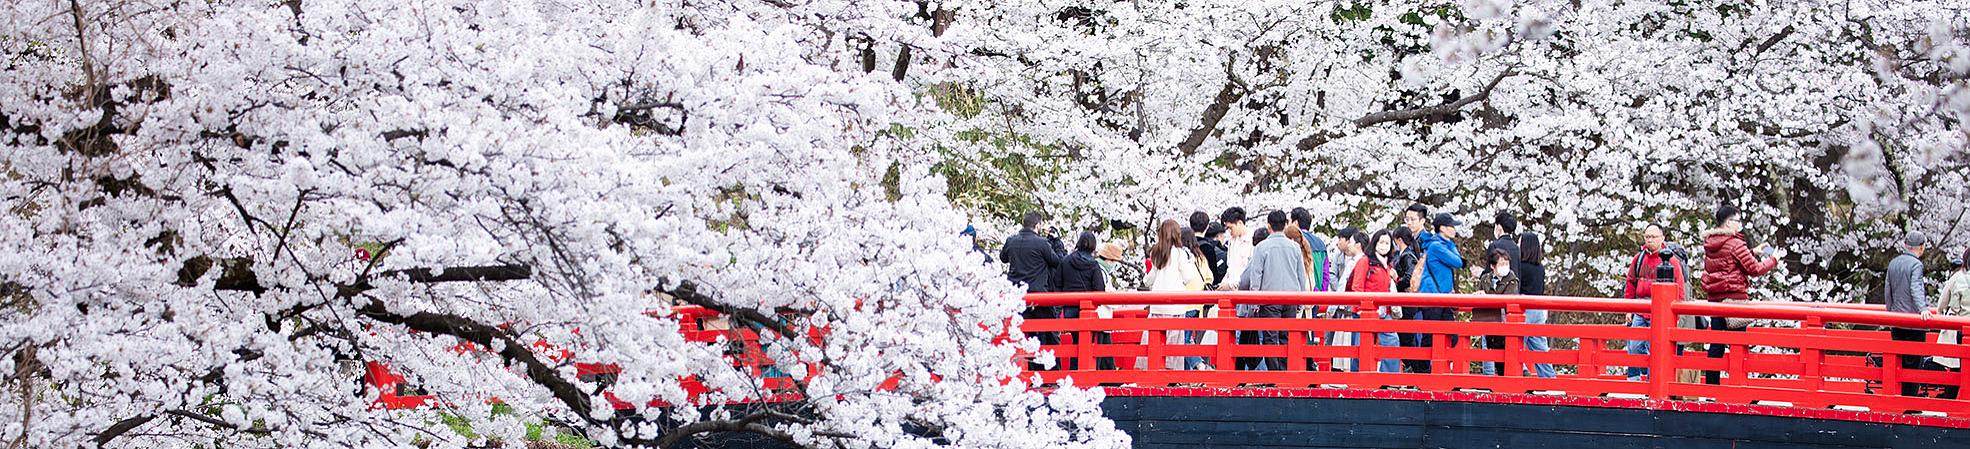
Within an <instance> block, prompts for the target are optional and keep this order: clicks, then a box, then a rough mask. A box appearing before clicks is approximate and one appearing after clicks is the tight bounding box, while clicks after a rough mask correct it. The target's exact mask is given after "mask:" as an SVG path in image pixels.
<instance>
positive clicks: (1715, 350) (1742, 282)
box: [1703, 205, 1778, 385]
mask: <svg viewBox="0 0 1970 449" xmlns="http://www.w3.org/2000/svg"><path fill="white" fill-rule="evenodd" d="M1741 215H1742V214H1740V213H1739V211H1738V210H1737V208H1736V207H1731V206H1728V205H1724V206H1718V207H1717V228H1716V229H1711V230H1708V231H1704V232H1703V293H1704V295H1705V296H1706V297H1708V298H1709V299H1710V302H1718V301H1744V300H1749V299H1751V295H1750V293H1748V292H1749V291H1750V290H1751V278H1753V277H1757V276H1764V275H1765V274H1767V273H1771V272H1772V269H1774V268H1778V256H1774V255H1773V254H1772V252H1773V249H1772V246H1771V245H1769V244H1765V245H1758V250H1757V252H1756V254H1753V252H1752V250H1751V249H1750V248H1749V245H1746V244H1745V243H1744V217H1742V216H1741ZM1761 257H1762V258H1761ZM1739 324H1749V323H1746V322H1743V321H1739V322H1736V323H1733V322H1732V321H1731V320H1728V319H1725V318H1724V317H1712V318H1710V329H1711V330H1720V331H1722V330H1727V331H1737V332H1743V331H1744V328H1745V326H1743V325H1739ZM1709 346H1710V347H1709V349H1708V350H1707V351H1705V352H1706V353H1708V354H1709V356H1710V358H1713V359H1716V358H1723V357H1724V351H1725V348H1726V347H1727V346H1728V345H1723V344H1715V343H1713V344H1710V345H1709ZM1736 375H1738V376H1743V375H1744V373H1737V374H1736ZM1720 377H1721V376H1720V375H1719V373H1718V372H1716V371H1704V372H1703V383H1706V384H1710V385H1717V383H1718V379H1719V378H1720Z"/></svg>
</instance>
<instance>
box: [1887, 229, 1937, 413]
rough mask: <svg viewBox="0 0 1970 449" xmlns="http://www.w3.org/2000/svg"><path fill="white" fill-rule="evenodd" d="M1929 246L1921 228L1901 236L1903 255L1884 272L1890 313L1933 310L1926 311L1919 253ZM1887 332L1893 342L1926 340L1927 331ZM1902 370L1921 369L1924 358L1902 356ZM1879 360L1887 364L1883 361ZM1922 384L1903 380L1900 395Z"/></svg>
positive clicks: (1909, 393)
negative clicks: (1892, 338)
mask: <svg viewBox="0 0 1970 449" xmlns="http://www.w3.org/2000/svg"><path fill="white" fill-rule="evenodd" d="M1928 246H1929V237H1928V236H1927V235H1924V234H1922V231H1910V232H1909V233H1908V236H1906V237H1903V238H1902V254H1901V255H1898V256H1895V259H1894V260H1890V261H1888V272H1887V273H1885V277H1886V278H1887V279H1885V280H1884V283H1885V284H1886V285H1883V286H1882V289H1881V296H1882V297H1883V298H1882V299H1884V300H1885V302H1887V303H1888V311H1889V312H1897V313H1907V314H1918V315H1922V317H1923V318H1925V319H1926V318H1929V317H1930V316H1931V315H1933V314H1934V313H1933V312H1931V311H1930V310H1929V293H1928V288H1927V287H1926V286H1924V285H1923V278H1922V253H1923V251H1924V250H1926V249H1927V248H1928ZM1888 334H1889V335H1891V336H1893V337H1894V339H1895V341H1915V342H1921V341H1928V339H1929V338H1928V337H1929V330H1928V329H1923V328H1913V329H1911V328H1900V327H1897V328H1891V329H1889V330H1888ZM1901 359H1902V369H1905V370H1911V369H1922V361H1923V357H1922V356H1919V355H1906V354H1904V355H1902V356H1901ZM1882 363H1887V362H1886V361H1885V360H1884V361H1883V362H1882ZM1919 390H1921V385H1920V384H1916V383H1914V382H1902V396H1916V395H1918V394H1917V392H1918V391H1919Z"/></svg>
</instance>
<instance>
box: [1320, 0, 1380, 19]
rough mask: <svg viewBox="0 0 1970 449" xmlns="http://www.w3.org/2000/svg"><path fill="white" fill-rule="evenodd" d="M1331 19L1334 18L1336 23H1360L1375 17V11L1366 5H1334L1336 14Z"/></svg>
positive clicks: (1331, 15)
mask: <svg viewBox="0 0 1970 449" xmlns="http://www.w3.org/2000/svg"><path fill="white" fill-rule="evenodd" d="M1329 17H1332V18H1333V19H1334V21H1335V22H1339V23H1347V22H1360V21H1365V20H1368V19H1370V18H1373V17H1375V10H1374V8H1372V7H1369V6H1368V4H1366V3H1349V4H1348V5H1347V6H1341V5H1334V12H1333V13H1331V14H1330V15H1329Z"/></svg>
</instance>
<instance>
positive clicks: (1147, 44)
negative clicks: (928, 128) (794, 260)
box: [919, 0, 1970, 301]
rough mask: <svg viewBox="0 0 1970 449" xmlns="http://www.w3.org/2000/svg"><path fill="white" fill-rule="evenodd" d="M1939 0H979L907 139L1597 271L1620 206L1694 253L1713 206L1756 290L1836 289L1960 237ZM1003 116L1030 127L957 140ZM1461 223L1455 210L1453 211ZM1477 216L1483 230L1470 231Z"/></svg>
mask: <svg viewBox="0 0 1970 449" xmlns="http://www.w3.org/2000/svg"><path fill="white" fill-rule="evenodd" d="M1965 12H1966V11H1965V7H1964V6H1963V5H1962V4H1960V3H1957V2H1946V1H1913V2H1903V1H1859V2H1849V1H1804V2H1749V3H1746V2H1666V3H1665V2H1628V1H1593V0H1588V1H1517V2H1510V1H1488V0H1471V1H1443V0H1431V1H1386V2H1351V1H1334V2H1285V1H1279V2H1273V1H1255V2H1235V3H1233V2H1084V1H1028V2H1000V3H995V4H993V5H992V6H990V7H986V8H981V9H979V10H977V11H965V12H964V13H963V14H961V17H964V18H966V19H970V20H977V21H984V22H988V23H989V24H990V25H989V26H982V27H978V28H976V29H978V30H981V31H986V32H989V33H990V34H989V35H986V36H979V37H977V38H976V39H975V40H972V41H970V42H969V43H970V45H973V46H974V50H973V52H974V53H976V54H981V55H986V56H987V57H984V58H977V59H967V60H964V61H965V62H975V63H979V64H981V66H980V67H979V68H978V69H976V70H975V72H976V73H977V75H976V76H973V77H972V78H971V79H969V80H967V81H966V84H963V86H965V88H966V89H969V90H970V91H972V92H976V93H977V95H978V96H979V97H980V98H982V101H981V103H983V104H985V105H987V106H986V107H983V108H980V111H981V113H979V114H977V115H976V116H973V117H969V118H963V119H962V120H953V121H951V122H949V123H944V124H939V125H937V128H939V129H944V130H945V131H943V132H942V133H939V132H935V131H932V132H922V133H919V135H920V136H929V137H930V138H933V139H941V140H939V141H938V144H939V145H943V146H946V147H951V148H963V149H968V150H972V151H973V153H974V154H985V155H1003V154H1008V153H1012V154H1022V155H1027V156H1030V155H1036V154H1042V155H1043V154H1058V155H1065V156H1062V157H1059V158H1057V159H1053V160H1054V161H1057V162H1056V164H1057V165H1058V168H1053V170H1057V171H1060V172H1063V173H1066V174H1067V175H1064V176H1059V177H1056V178H1053V179H1052V180H1051V181H1050V182H1047V183H1044V184H1042V185H1041V187H1043V188H1042V189H1041V190H1042V191H1040V192H1038V193H1036V194H1035V196H1036V197H1037V198H1039V200H1038V201H1039V202H1041V203H1044V204H1047V205H1048V206H1049V207H1052V208H1056V209H1060V210H1067V211H1079V212H1083V213H1085V214H1086V215H1089V216H1097V217H1103V218H1124V219H1131V220H1135V221H1142V220H1143V219H1142V218H1136V217H1143V216H1145V215H1154V216H1168V215H1172V214H1177V213H1184V212H1187V211H1189V210H1197V209H1205V210H1213V211H1215V210H1218V209H1221V208H1223V207H1225V206H1227V205H1232V204H1236V205H1243V206H1246V207H1248V208H1275V207H1292V206H1310V207H1311V208H1312V209H1313V210H1314V211H1315V213H1316V215H1317V217H1318V218H1319V220H1320V221H1321V222H1322V223H1327V224H1328V226H1330V227H1331V229H1337V228H1339V227H1341V226H1344V225H1378V226H1380V225H1393V224H1394V221H1395V219H1396V214H1395V211H1397V210H1400V209H1401V207H1403V206H1405V205H1407V203H1409V202H1417V201H1420V202H1423V203H1426V204H1430V205H1433V206H1435V207H1437V209H1438V210H1443V211H1449V212H1456V213H1459V214H1461V215H1462V216H1464V217H1465V218H1466V219H1467V221H1476V222H1482V221H1483V220H1488V218H1489V217H1490V216H1491V213H1492V211H1494V210H1500V209H1503V210H1510V211H1514V212H1516V213H1518V214H1519V215H1520V217H1521V221H1522V222H1525V223H1528V224H1529V226H1530V227H1531V228H1532V229H1533V230H1536V231H1539V232H1542V233H1545V234H1548V236H1549V239H1548V240H1547V241H1548V242H1549V243H1554V244H1556V245H1559V248H1557V250H1556V251H1555V256H1556V257H1558V258H1559V260H1558V261H1556V265H1558V266H1562V267H1566V268H1564V269H1561V270H1558V271H1557V272H1556V273H1557V274H1558V278H1557V279H1556V281H1562V282H1565V281H1572V282H1579V283H1580V284H1579V286H1577V287H1574V288H1572V289H1567V290H1564V291H1570V292H1573V293H1583V294H1584V293H1590V292H1591V291H1592V289H1593V288H1599V289H1601V290H1602V291H1607V290H1608V289H1610V288H1613V287H1614V286H1615V285H1616V282H1618V277H1617V275H1616V274H1615V273H1621V272H1624V271H1623V270H1622V267H1620V266H1619V265H1620V264H1621V263H1622V262H1624V261H1625V260H1626V258H1625V257H1623V255H1625V254H1630V251H1633V248H1634V246H1633V245H1636V244H1638V243H1639V242H1638V241H1637V240H1636V239H1637V237H1635V236H1637V235H1639V233H1640V228H1641V227H1642V225H1643V224H1644V223H1646V222H1649V221H1660V222H1664V223H1665V224H1668V225H1670V226H1671V228H1672V231H1679V232H1672V239H1676V240H1678V241H1679V242H1681V243H1682V244H1683V245H1685V246H1690V247H1692V249H1696V248H1699V247H1700V245H1699V239H1698V238H1697V237H1696V233H1697V232H1699V231H1701V230H1703V229H1707V228H1708V227H1709V226H1710V223H1709V221H1710V219H1709V218H1708V215H1709V213H1710V211H1711V210H1712V209H1713V208H1714V207H1715V206H1716V205H1718V204H1720V203H1730V204H1735V205H1738V206H1739V207H1742V208H1744V209H1746V210H1747V211H1749V212H1750V213H1749V214H1748V215H1749V216H1750V217H1751V221H1752V222H1753V223H1754V226H1753V229H1752V230H1751V231H1752V234H1754V235H1753V237H1754V238H1757V239H1761V240H1766V241H1772V242H1775V243H1779V244H1781V246H1784V247H1786V248H1788V249H1790V251H1789V254H1788V255H1787V256H1785V258H1786V260H1787V262H1788V264H1787V266H1788V268H1787V269H1786V270H1785V272H1784V274H1783V275H1781V276H1775V277H1772V278H1770V280H1769V281H1768V284H1766V285H1765V287H1768V288H1767V289H1766V294H1767V295H1768V296H1770V297H1783V298H1791V299H1802V300H1849V301H1851V300H1858V299H1860V296H1861V293H1863V292H1866V291H1867V290H1868V288H1870V287H1872V286H1873V284H1875V282H1873V281H1871V280H1870V279H1871V278H1870V277H1868V276H1866V275H1864V274H1862V273H1864V272H1865V271H1867V270H1870V269H1872V270H1879V269H1880V268H1881V265H1880V264H1885V261H1886V259H1887V256H1890V255H1892V251H1893V244H1892V243H1893V241H1894V240H1893V239H1894V238H1895V237H1896V236H1898V235H1900V234H1901V233H1902V232H1903V231H1905V230H1912V229H1921V230H1924V231H1928V232H1930V233H1931V235H1939V236H1942V238H1943V242H1942V243H1941V244H1940V245H1938V246H1940V247H1945V248H1952V249H1953V250H1955V251H1960V249H1961V248H1962V247H1963V246H1965V245H1970V239H1967V238H1970V237H1966V236H1970V234H1966V232H1970V221H1966V220H1965V218H1966V216H1965V211H1966V210H1970V209H1965V207H1964V204H1963V202H1962V201H1961V200H1960V199H1961V198H1962V197H1963V195H1964V193H1965V190H1964V189H1965V188H1966V183H1970V180H1966V179H1965V174H1966V173H1970V152H1966V150H1965V148H1966V146H1970V137H1966V134H1965V129H1966V128H1965V127H1964V126H1963V121H1964V117H1965V113H1966V112H1965V111H1966V109H1965V107H1966V106H1967V105H1970V91H1967V89H1970V88H1967V87H1966V81H1965V77H1966V74H1970V53H1966V51H1970V50H1966V48H1967V47H1966V45H1965V43H1966V42H1967V41H1970V14H1965ZM1003 130H1012V132H1017V133H1019V134H1020V135H1021V136H1022V139H1023V140H1022V141H1029V142H1038V143H1040V144H1042V145H1039V146H1021V145H1013V146H1006V147H1005V148H1000V146H992V145H981V144H979V143H977V141H975V140H973V141H967V140H966V139H964V137H967V136H970V135H975V134H965V133H975V132H978V131H985V132H1000V133H1003V132H1006V131H1003ZM1472 219H1476V220H1472ZM1482 229H1483V232H1484V234H1488V233H1489V227H1483V228H1482Z"/></svg>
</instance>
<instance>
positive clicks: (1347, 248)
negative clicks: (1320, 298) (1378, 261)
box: [1324, 226, 1368, 372]
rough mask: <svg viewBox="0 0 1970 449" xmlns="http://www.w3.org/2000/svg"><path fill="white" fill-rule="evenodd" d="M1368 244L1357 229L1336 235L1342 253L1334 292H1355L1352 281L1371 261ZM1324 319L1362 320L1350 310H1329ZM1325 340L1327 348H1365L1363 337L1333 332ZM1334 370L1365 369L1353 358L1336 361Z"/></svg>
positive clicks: (1332, 307)
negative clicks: (1356, 271) (1364, 263)
mask: <svg viewBox="0 0 1970 449" xmlns="http://www.w3.org/2000/svg"><path fill="white" fill-rule="evenodd" d="M1357 237H1359V238H1360V240H1359V241H1357V240H1355V239H1356V238H1357ZM1367 240H1368V236H1367V235H1366V234H1362V233H1361V231H1359V230H1356V229H1354V227H1353V226H1349V227H1346V228H1341V232H1340V233H1339V234H1337V235H1336V238H1335V239H1334V250H1335V252H1338V253H1340V260H1338V261H1337V262H1336V263H1335V264H1334V276H1333V278H1334V283H1335V285H1334V291H1350V292H1351V291H1355V290H1353V289H1352V288H1350V287H1351V284H1349V283H1348V281H1349V280H1350V279H1353V276H1354V269H1355V266H1356V264H1358V263H1360V262H1361V261H1362V260H1365V259H1366V258H1367V257H1366V255H1365V254H1362V246H1366V245H1365V244H1366V243H1367ZM1324 315H1325V316H1326V317H1327V318H1336V319H1347V318H1354V317H1356V316H1358V315H1356V314H1355V311H1354V310H1353V308H1352V307H1348V306H1331V307H1328V308H1327V313H1326V314H1324ZM1325 337H1326V342H1327V344H1328V345H1331V346H1357V345H1360V344H1361V334H1360V333H1357V332H1332V331H1329V332H1327V333H1326V334H1325ZM1333 368H1334V370H1335V371H1350V372H1359V371H1361V365H1360V364H1359V363H1358V362H1357V361H1356V360H1355V359H1352V358H1336V359H1334V366H1333Z"/></svg>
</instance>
